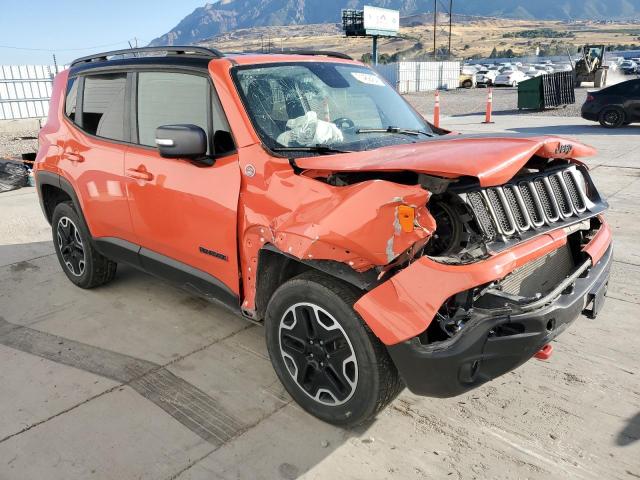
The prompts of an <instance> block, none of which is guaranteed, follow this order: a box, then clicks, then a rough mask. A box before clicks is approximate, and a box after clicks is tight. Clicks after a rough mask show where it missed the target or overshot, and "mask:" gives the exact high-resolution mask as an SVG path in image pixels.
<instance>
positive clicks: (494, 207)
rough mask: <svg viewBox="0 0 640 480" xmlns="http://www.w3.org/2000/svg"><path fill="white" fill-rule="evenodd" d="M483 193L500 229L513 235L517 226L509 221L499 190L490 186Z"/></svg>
mask: <svg viewBox="0 0 640 480" xmlns="http://www.w3.org/2000/svg"><path fill="white" fill-rule="evenodd" d="M482 194H483V196H484V197H485V201H486V202H487V205H488V206H489V210H490V211H491V214H492V216H493V220H494V221H495V225H496V227H497V228H498V231H499V232H500V233H501V234H503V235H511V234H513V233H515V231H516V230H515V226H514V225H513V223H511V222H510V221H509V217H508V216H507V212H506V211H505V208H504V204H503V203H502V200H501V199H500V195H499V194H498V192H497V190H496V189H494V188H490V189H487V190H483V191H482Z"/></svg>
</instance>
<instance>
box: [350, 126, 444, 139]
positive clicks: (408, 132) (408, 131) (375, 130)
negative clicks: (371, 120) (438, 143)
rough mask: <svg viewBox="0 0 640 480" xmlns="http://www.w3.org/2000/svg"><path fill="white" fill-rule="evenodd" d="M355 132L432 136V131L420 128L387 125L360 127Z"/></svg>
mask: <svg viewBox="0 0 640 480" xmlns="http://www.w3.org/2000/svg"><path fill="white" fill-rule="evenodd" d="M356 133H399V134H400V135H414V136H416V137H417V136H418V135H426V136H427V137H433V133H428V132H423V131H422V130H413V129H411V128H400V127H391V126H390V127H387V128H361V129H359V130H356Z"/></svg>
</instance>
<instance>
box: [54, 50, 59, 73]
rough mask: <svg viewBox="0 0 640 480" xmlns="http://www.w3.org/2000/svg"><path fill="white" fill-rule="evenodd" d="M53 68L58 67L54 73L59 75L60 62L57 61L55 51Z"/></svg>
mask: <svg viewBox="0 0 640 480" xmlns="http://www.w3.org/2000/svg"><path fill="white" fill-rule="evenodd" d="M53 68H55V69H56V72H55V74H54V75H57V74H58V62H57V61H56V54H55V53H54V54H53Z"/></svg>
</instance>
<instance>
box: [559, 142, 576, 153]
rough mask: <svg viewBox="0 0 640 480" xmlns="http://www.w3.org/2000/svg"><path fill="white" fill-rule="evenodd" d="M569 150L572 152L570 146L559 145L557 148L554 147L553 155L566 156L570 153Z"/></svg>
mask: <svg viewBox="0 0 640 480" xmlns="http://www.w3.org/2000/svg"><path fill="white" fill-rule="evenodd" d="M571 150H573V146H572V145H569V144H562V143H559V144H558V146H557V147H556V151H555V153H556V154H561V155H568V154H570V153H571Z"/></svg>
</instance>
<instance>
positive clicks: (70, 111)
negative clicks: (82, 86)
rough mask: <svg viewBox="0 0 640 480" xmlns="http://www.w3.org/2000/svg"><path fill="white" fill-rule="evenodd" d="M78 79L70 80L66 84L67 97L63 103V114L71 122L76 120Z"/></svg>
mask: <svg viewBox="0 0 640 480" xmlns="http://www.w3.org/2000/svg"><path fill="white" fill-rule="evenodd" d="M79 83H80V82H78V78H77V77H76V78H70V79H69V81H68V82H67V96H66V98H65V101H64V113H65V115H66V116H67V117H69V118H70V119H71V121H75V120H76V101H77V99H78V84H79Z"/></svg>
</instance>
